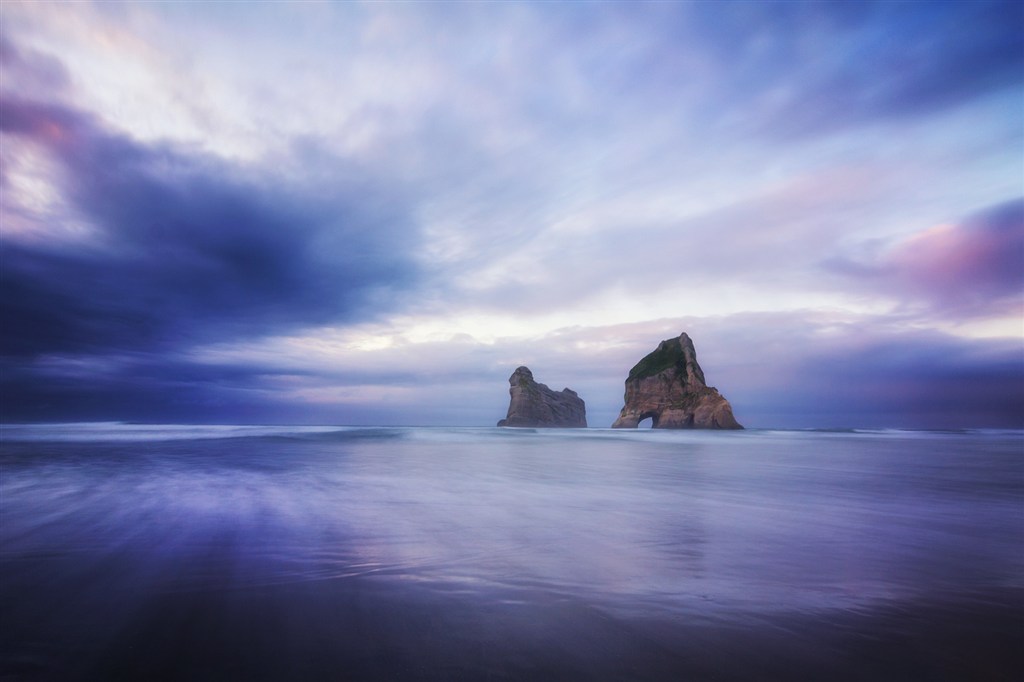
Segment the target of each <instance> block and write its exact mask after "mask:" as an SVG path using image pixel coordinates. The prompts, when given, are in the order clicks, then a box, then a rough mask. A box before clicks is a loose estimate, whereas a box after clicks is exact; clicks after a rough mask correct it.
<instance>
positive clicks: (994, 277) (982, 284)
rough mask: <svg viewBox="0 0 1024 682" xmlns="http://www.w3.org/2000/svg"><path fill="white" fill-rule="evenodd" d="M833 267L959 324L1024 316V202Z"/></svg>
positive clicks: (1016, 201) (837, 262)
mask: <svg viewBox="0 0 1024 682" xmlns="http://www.w3.org/2000/svg"><path fill="white" fill-rule="evenodd" d="M865 248H866V249H867V250H869V253H868V254H866V255H865V256H862V257H860V258H851V257H837V258H834V259H832V260H831V261H829V262H828V264H827V266H828V267H829V268H831V269H832V270H834V271H836V272H839V273H841V274H843V275H845V276H846V277H848V278H850V279H851V280H853V281H855V282H857V283H858V284H860V285H867V286H870V287H874V288H875V289H876V290H877V291H879V292H881V293H884V294H886V295H889V296H893V297H896V298H897V299H899V300H902V301H903V302H904V305H907V304H918V305H920V304H924V305H927V306H929V307H930V308H931V309H932V310H933V311H936V312H938V313H940V314H943V315H945V316H953V317H957V318H972V317H984V316H992V315H1018V316H1019V315H1020V314H1021V313H1022V312H1024V199H1014V200H1012V201H1008V202H1004V203H1002V204H999V205H996V206H993V207H990V208H988V209H986V210H984V211H981V212H979V213H977V214H975V215H973V216H970V217H968V218H966V219H965V220H963V221H961V222H959V223H956V224H951V225H938V226H935V227H931V228H928V229H926V230H923V231H921V232H918V233H915V234H913V235H911V236H909V237H907V238H905V239H903V240H901V241H899V242H897V243H895V244H894V245H892V246H890V247H888V248H887V249H885V250H882V251H878V249H877V247H876V248H875V249H872V248H871V245H866V246H865Z"/></svg>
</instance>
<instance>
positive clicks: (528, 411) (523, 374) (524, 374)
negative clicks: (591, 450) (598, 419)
mask: <svg viewBox="0 0 1024 682" xmlns="http://www.w3.org/2000/svg"><path fill="white" fill-rule="evenodd" d="M508 383H509V384H510V386H511V387H510V388H509V389H508V394H509V395H510V396H511V397H512V399H511V401H510V402H509V405H508V416H507V417H505V418H504V419H502V420H501V421H499V422H498V426H544V427H584V428H585V427H586V426H587V408H586V405H585V404H584V402H583V399H582V398H580V397H579V396H578V395H576V392H575V391H570V390H569V389H568V388H565V389H562V391H561V392H560V393H559V392H555V391H552V390H551V389H550V388H548V387H547V386H545V385H544V384H538V383H537V382H536V381H534V380H533V373H532V372H531V371H530V370H529V369H528V368H526V367H519V368H517V369H516V371H514V372H512V376H510V377H509V378H508Z"/></svg>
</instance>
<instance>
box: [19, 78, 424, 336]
mask: <svg viewBox="0 0 1024 682" xmlns="http://www.w3.org/2000/svg"><path fill="white" fill-rule="evenodd" d="M0 107H2V120H0V131H2V133H3V135H4V141H5V146H10V147H23V146H30V147H32V148H35V149H42V150H43V151H44V153H46V154H48V155H49V156H50V157H52V158H53V159H55V160H56V163H57V171H58V172H59V175H58V177H53V178H50V181H51V182H53V183H54V184H56V185H57V186H58V187H59V188H60V194H61V197H62V198H63V200H64V201H65V203H66V208H67V211H68V215H65V216H64V219H65V220H78V221H82V222H84V223H86V224H87V225H89V226H90V230H89V238H88V239H85V240H84V241H79V242H69V241H68V240H47V239H40V238H31V237H32V236H31V235H20V236H19V235H12V236H10V237H5V239H4V241H3V244H2V249H3V256H2V257H3V262H4V268H3V272H2V275H0V276H2V278H3V289H4V292H5V295H4V299H3V307H2V309H0V324H2V325H3V326H4V328H6V329H16V330H18V333H17V334H5V335H4V341H3V346H2V348H3V353H4V354H5V355H36V354H41V353H53V352H80V351H83V350H93V351H97V352H103V351H111V350H119V351H126V350H147V349H154V348H175V347H182V346H187V345H188V344H191V343H195V342H196V341H198V340H206V341H209V340H211V339H219V338H235V337H237V336H240V335H246V334H256V333H261V332H268V331H270V330H275V331H276V330H280V329H282V328H287V327H289V326H302V325H310V324H318V323H327V322H332V321H333V322H336V321H346V320H353V319H359V318H363V317H366V316H370V315H373V314H375V313H377V312H379V311H380V310H381V309H383V308H385V307H387V306H388V305H389V304H392V303H393V302H394V299H393V297H394V295H395V294H396V293H397V292H399V291H401V290H402V289H404V288H406V287H409V286H410V285H411V284H412V283H413V282H414V281H415V279H416V277H417V271H418V267H417V265H416V264H415V262H414V260H413V253H414V251H415V249H416V246H417V239H418V238H417V234H416V230H415V228H414V227H413V226H412V224H411V222H410V220H409V218H408V216H407V215H405V214H404V213H403V210H404V209H403V206H402V203H401V201H400V199H401V192H400V191H399V190H398V189H397V188H395V189H394V191H392V190H391V188H389V186H388V184H387V183H383V182H381V183H380V184H376V185H375V184H373V182H371V181H369V180H368V179H362V180H357V181H354V182H352V183H351V184H350V185H349V186H346V184H345V183H346V181H347V180H349V179H350V178H352V177H355V173H354V172H353V170H352V169H348V168H346V167H345V165H344V164H343V163H342V162H341V161H335V166H334V170H335V171H336V172H335V174H334V175H335V177H336V178H337V179H338V180H340V183H339V185H338V186H332V187H326V186H321V185H314V186H297V184H295V183H289V179H288V178H282V177H279V176H277V175H276V174H274V173H272V172H267V171H264V172H263V173H262V174H261V173H259V172H249V169H246V168H244V167H235V166H232V165H229V164H225V163H223V162H219V161H218V160H216V159H213V158H210V157H206V156H203V155H198V154H190V153H189V152H188V151H187V150H181V149H177V148H174V147H172V146H169V145H152V144H150V145H147V144H142V143H138V142H136V141H134V140H132V139H131V138H129V137H127V136H125V135H121V134H117V133H115V132H111V131H108V130H105V129H104V128H103V126H102V125H101V124H100V123H99V122H98V121H96V120H95V119H94V118H93V117H91V116H88V115H86V114H83V113H81V112H79V111H76V110H74V109H72V108H68V107H64V106H60V105H53V104H46V103H40V102H36V101H31V100H24V99H19V98H17V97H15V96H13V95H11V94H10V93H5V94H4V95H3V98H2V100H0ZM321 171H323V169H322V168H321ZM391 199H394V200H395V201H394V203H391V202H390V200H391ZM51 227H52V226H51Z"/></svg>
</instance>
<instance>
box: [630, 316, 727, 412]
mask: <svg viewBox="0 0 1024 682" xmlns="http://www.w3.org/2000/svg"><path fill="white" fill-rule="evenodd" d="M647 418H650V420H651V426H652V427H654V428H656V429H742V428H743V427H742V426H740V425H739V423H738V422H737V421H736V418H735V417H733V416H732V406H731V405H729V401H728V400H726V399H725V398H724V397H722V395H721V394H720V393H719V392H718V389H716V388H714V387H712V386H708V385H707V384H705V383H704V372H703V371H702V370H701V368H700V365H698V364H697V351H695V350H694V348H693V341H691V340H690V337H689V336H687V335H686V333H685V332H683V333H682V334H680V335H679V337H678V338H675V339H666V340H665V341H662V342H661V343H659V344H658V347H657V349H655V351H654V352H653V353H651V354H649V355H647V356H646V357H644V359H643V360H641V361H640V362H638V363H636V366H635V367H633V369H631V370H629V377H628V378H627V379H626V405H625V406H624V407H623V408H622V411H621V412H620V413H619V418H618V419H616V420H615V423H614V424H612V428H613V429H635V428H636V427H637V425H638V424H639V423H640V422H641V421H643V420H644V419H647Z"/></svg>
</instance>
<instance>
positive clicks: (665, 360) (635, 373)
mask: <svg viewBox="0 0 1024 682" xmlns="http://www.w3.org/2000/svg"><path fill="white" fill-rule="evenodd" d="M685 362H686V359H685V357H684V356H683V349H682V348H681V347H680V346H679V344H678V343H662V344H660V345H659V346H658V347H657V349H655V351H654V352H653V353H650V354H649V355H647V356H645V357H644V358H643V359H642V360H641V361H640V362H638V363H636V365H634V366H633V369H631V370H629V378H630V379H643V378H645V377H651V376H654V375H655V374H658V373H660V372H664V371H665V370H666V369H669V368H671V367H676V366H678V367H683V366H684V364H685Z"/></svg>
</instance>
